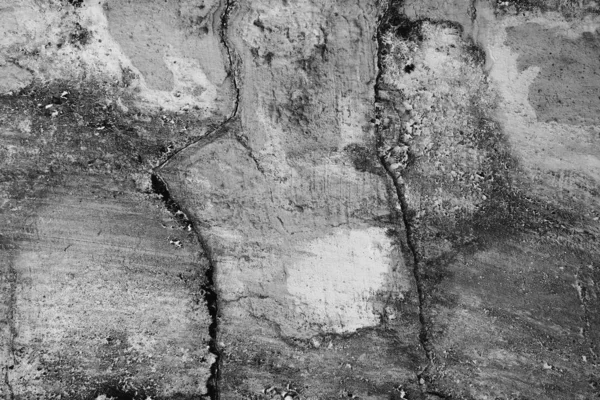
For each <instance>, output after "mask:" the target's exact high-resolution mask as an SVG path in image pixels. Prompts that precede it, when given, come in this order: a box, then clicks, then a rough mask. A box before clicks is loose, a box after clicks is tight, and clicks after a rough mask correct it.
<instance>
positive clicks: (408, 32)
mask: <svg viewBox="0 0 600 400" xmlns="http://www.w3.org/2000/svg"><path fill="white" fill-rule="evenodd" d="M401 3H402V1H401V0H400V1H398V0H390V1H388V3H387V5H386V6H385V9H384V11H383V12H382V14H381V16H380V18H379V20H378V24H377V45H378V50H377V67H378V74H377V79H376V83H375V88H374V89H375V99H376V101H377V102H378V103H377V104H376V107H375V114H376V115H375V120H377V121H382V120H383V119H384V116H383V111H384V109H383V107H386V106H388V107H389V108H391V109H393V104H386V100H382V98H383V97H384V96H380V95H379V94H380V93H379V92H380V90H382V91H383V90H384V89H385V83H384V80H383V74H384V73H385V66H384V64H383V62H384V57H385V54H386V46H385V44H384V43H383V41H382V37H383V35H384V34H385V33H386V32H387V31H388V30H390V29H392V30H393V31H394V32H395V34H396V35H398V36H402V37H408V36H415V35H416V36H417V37H418V36H419V33H420V26H419V24H418V23H414V22H412V21H410V20H409V19H408V18H406V16H404V15H402V14H400V13H399V11H398V9H399V6H400V5H401ZM406 72H408V73H409V72H411V71H406ZM386 98H387V97H386ZM385 138H386V131H385V128H384V127H383V126H382V125H380V124H377V125H376V140H377V150H378V154H379V161H380V163H381V165H382V166H383V168H384V169H385V171H386V172H387V174H388V175H389V177H390V178H391V180H392V182H393V185H394V189H395V192H396V196H397V200H398V203H399V204H400V209H401V217H400V218H401V221H402V224H403V225H404V233H405V238H404V239H405V241H406V245H407V248H408V251H409V253H410V255H409V256H410V258H411V263H412V273H413V276H414V279H415V285H416V291H417V297H418V312H419V323H420V332H419V341H420V343H421V346H422V348H423V351H424V352H425V357H426V358H427V365H426V366H425V368H424V369H423V370H422V371H421V372H418V373H417V378H418V379H419V380H421V379H423V380H427V379H428V378H429V376H430V374H429V372H430V370H431V369H432V368H433V367H434V361H435V353H434V349H433V344H432V341H431V336H430V332H429V329H428V326H429V325H430V321H429V317H428V316H427V312H426V311H427V310H426V304H425V303H426V287H425V281H424V276H425V275H424V271H423V267H424V260H423V255H422V254H421V252H420V250H419V242H418V238H417V234H416V226H415V221H414V220H413V217H412V216H413V215H414V210H411V209H410V207H409V204H408V200H407V197H406V183H405V182H404V179H403V177H402V174H403V172H404V171H405V170H406V168H407V167H408V166H409V164H410V148H409V147H408V146H407V144H406V143H401V142H399V143H397V144H398V145H400V147H403V148H404V149H406V150H405V159H404V162H403V163H402V164H403V165H402V167H400V168H399V169H398V167H397V166H396V167H395V169H392V163H393V161H392V160H391V159H390V158H389V157H388V156H389V154H388V152H386V146H385ZM426 386H427V385H423V387H422V391H423V394H424V395H429V396H431V395H435V396H437V397H440V398H450V397H449V396H446V395H444V394H443V393H441V392H439V391H428V390H427V387H426Z"/></svg>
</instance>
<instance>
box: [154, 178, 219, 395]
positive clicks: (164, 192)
mask: <svg viewBox="0 0 600 400" xmlns="http://www.w3.org/2000/svg"><path fill="white" fill-rule="evenodd" d="M151 180H152V191H153V192H154V193H155V194H157V195H158V196H159V197H160V198H161V200H162V202H163V204H164V206H165V208H166V209H167V210H168V211H169V212H170V213H171V214H172V215H173V217H174V218H175V219H177V220H178V222H180V223H182V224H184V225H185V226H186V228H187V230H188V231H190V232H193V233H194V235H195V237H196V239H197V240H198V243H199V244H200V246H201V248H202V251H203V254H204V256H205V257H206V258H207V260H208V269H207V270H206V273H205V281H204V284H203V285H202V290H203V293H204V301H205V302H206V306H207V309H208V313H209V315H210V321H211V323H210V326H209V328H208V330H209V336H210V341H209V351H210V352H211V353H212V354H213V355H214V356H215V362H214V363H213V364H212V366H211V376H210V378H209V380H208V382H207V384H206V386H207V390H208V395H209V396H210V399H211V400H218V399H219V365H220V357H221V353H220V350H219V347H218V333H219V299H218V296H217V290H216V286H215V268H214V266H215V263H214V260H213V258H212V256H211V253H210V248H209V247H208V246H207V244H206V242H205V240H204V239H203V237H202V235H201V234H200V232H199V231H198V229H197V228H196V226H195V225H194V224H193V222H192V221H190V220H189V219H188V218H187V214H186V212H185V211H184V210H183V209H182V208H181V207H180V206H179V204H178V203H177V202H176V201H175V200H174V199H173V197H171V193H170V191H169V187H168V185H167V183H166V182H165V181H164V180H163V179H162V178H161V177H160V175H158V174H157V173H153V174H152V176H151Z"/></svg>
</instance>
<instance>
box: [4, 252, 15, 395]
mask: <svg viewBox="0 0 600 400" xmlns="http://www.w3.org/2000/svg"><path fill="white" fill-rule="evenodd" d="M7 272H8V274H7V276H6V278H5V280H6V282H8V285H7V286H8V292H9V297H8V301H7V303H8V304H7V309H8V312H7V315H6V325H7V327H8V332H7V333H8V338H7V341H6V347H7V348H8V349H7V351H6V354H7V355H8V358H7V359H6V360H5V361H4V384H5V385H6V389H7V391H8V396H9V397H8V399H7V400H13V399H14V398H15V394H14V390H13V387H12V384H11V382H10V374H9V371H10V370H11V369H13V368H14V360H15V337H16V336H17V331H16V328H15V307H16V300H17V299H16V297H17V293H16V290H17V271H16V270H15V268H14V266H13V264H12V260H11V261H9V266H8V271H7Z"/></svg>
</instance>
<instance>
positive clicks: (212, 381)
mask: <svg viewBox="0 0 600 400" xmlns="http://www.w3.org/2000/svg"><path fill="white" fill-rule="evenodd" d="M234 5H235V0H225V5H224V9H223V12H222V14H221V20H220V27H219V38H220V42H221V45H222V46H223V49H224V51H225V56H226V58H227V64H228V65H229V71H228V76H229V77H230V78H231V82H232V85H233V90H234V93H235V95H234V96H235V98H234V104H233V110H232V112H231V115H230V116H229V117H228V118H227V119H226V120H225V121H223V123H221V125H220V126H219V127H217V128H216V129H214V130H212V131H211V132H210V133H208V134H207V135H205V136H203V137H201V138H199V139H198V140H195V141H193V142H191V143H189V144H187V145H186V146H184V147H182V148H180V149H178V150H176V151H173V152H172V153H171V154H170V156H169V157H168V158H167V159H166V160H165V161H164V162H162V163H161V164H160V165H159V166H157V167H156V168H155V170H154V173H153V174H152V176H151V182H152V190H153V192H154V193H156V194H158V195H160V196H161V198H162V201H163V202H164V205H165V208H166V209H167V210H168V211H169V212H170V213H171V214H172V215H173V216H174V217H175V218H176V219H177V220H178V221H179V222H180V223H182V224H184V225H185V227H186V228H187V230H188V231H191V232H193V233H194V235H195V237H196V239H197V240H198V243H199V244H200V246H201V248H202V251H203V253H204V255H205V257H206V259H207V260H208V269H207V271H206V274H205V283H204V285H203V287H202V289H203V291H204V300H205V302H206V306H207V308H208V312H209V315H210V319H211V323H210V326H209V336H210V342H209V351H210V352H211V353H212V354H213V355H214V356H215V361H214V363H213V364H212V366H211V371H210V372H211V374H210V378H209V380H208V382H207V385H206V386H207V390H208V395H209V397H210V399H211V400H218V399H219V398H220V392H219V379H220V367H221V350H220V349H219V345H218V343H219V340H218V335H219V298H218V294H217V287H216V283H215V275H216V272H215V261H214V259H213V257H212V255H211V250H210V247H209V246H208V244H207V243H206V240H205V239H204V237H203V236H202V235H201V233H200V232H199V230H198V229H197V227H196V226H195V225H194V223H193V222H192V221H191V220H189V219H188V217H187V213H185V212H184V210H182V208H181V206H180V205H179V203H177V202H176V201H175V199H173V197H172V196H171V193H170V191H169V186H168V184H167V182H166V181H165V180H164V179H163V178H162V177H161V176H160V174H159V173H158V171H159V170H160V169H161V168H163V167H164V166H165V165H167V164H168V163H169V161H170V160H172V159H173V158H174V157H175V156H176V155H177V154H179V153H181V152H182V151H185V150H186V149H188V148H190V147H192V146H195V145H202V146H205V145H208V144H210V143H212V142H213V141H214V140H216V139H218V138H219V137H222V136H223V135H224V134H225V132H226V131H227V129H226V128H227V126H228V125H229V124H230V123H232V122H233V121H234V120H235V119H236V118H237V116H238V113H239V107H240V84H239V81H238V79H239V77H238V72H237V71H238V68H239V60H238V57H237V55H236V54H235V51H234V50H233V46H232V45H231V44H230V42H229V39H228V38H227V29H228V27H229V18H230V15H231V12H232V10H233V7H234ZM235 136H236V140H237V141H238V142H239V143H240V144H241V145H242V146H244V148H245V149H247V150H248V152H249V155H250V157H251V158H252V159H253V160H254V162H255V164H256V166H257V168H258V169H259V171H261V172H262V168H261V167H260V164H259V163H258V160H257V159H256V157H254V155H253V154H252V150H251V148H250V146H249V145H248V143H247V140H245V138H243V137H241V136H239V135H235Z"/></svg>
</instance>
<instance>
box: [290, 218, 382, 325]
mask: <svg viewBox="0 0 600 400" xmlns="http://www.w3.org/2000/svg"><path fill="white" fill-rule="evenodd" d="M299 250H303V251H304V252H305V256H304V257H303V258H301V259H300V260H298V261H296V262H294V263H292V264H291V265H290V266H288V267H287V271H286V272H287V289H288V292H289V293H290V294H291V295H292V296H293V297H295V298H294V299H293V301H294V302H295V303H296V312H298V313H300V314H303V315H306V316H308V317H309V319H310V322H311V323H314V324H318V325H322V329H323V330H324V331H330V332H331V331H333V332H336V333H344V332H352V331H355V330H356V329H359V328H363V327H367V326H375V325H377V324H378V323H379V321H380V316H379V313H378V312H377V311H376V310H375V303H374V301H373V295H375V294H376V293H377V292H378V291H380V290H385V289H386V288H385V286H386V278H387V275H388V274H389V272H390V269H391V266H392V264H393V261H392V259H391V251H392V243H391V242H390V239H389V238H388V237H387V236H386V234H385V230H384V229H381V228H368V229H361V230H358V229H355V230H348V229H344V228H340V229H338V230H336V231H335V232H334V233H332V234H330V235H328V236H326V237H324V238H319V239H316V240H313V241H310V242H309V243H308V244H307V245H306V246H304V247H303V248H302V249H299Z"/></svg>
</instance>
